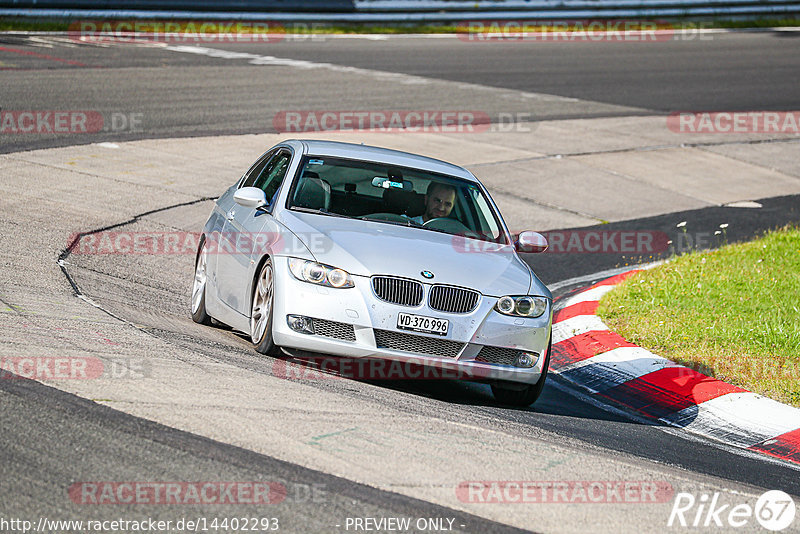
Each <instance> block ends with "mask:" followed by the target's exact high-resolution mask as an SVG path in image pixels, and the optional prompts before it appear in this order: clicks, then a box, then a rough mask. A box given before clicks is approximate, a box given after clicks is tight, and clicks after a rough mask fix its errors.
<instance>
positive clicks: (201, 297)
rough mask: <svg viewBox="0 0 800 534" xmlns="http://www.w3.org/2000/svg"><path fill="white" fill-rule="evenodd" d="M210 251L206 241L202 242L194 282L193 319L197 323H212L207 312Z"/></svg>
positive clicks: (196, 262) (195, 267) (195, 265)
mask: <svg viewBox="0 0 800 534" xmlns="http://www.w3.org/2000/svg"><path fill="white" fill-rule="evenodd" d="M207 265H208V252H207V250H206V242H205V240H203V242H202V243H200V250H199V251H198V252H197V260H195V264H194V282H193V283H192V320H193V321H194V322H196V323H200V324H204V325H210V324H211V321H212V319H211V316H210V315H208V313H206V285H207V283H206V282H207V281H208V272H207Z"/></svg>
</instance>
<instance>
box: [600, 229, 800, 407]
mask: <svg viewBox="0 0 800 534" xmlns="http://www.w3.org/2000/svg"><path fill="white" fill-rule="evenodd" d="M598 314H599V315H600V317H602V318H603V320H604V321H605V323H606V324H607V325H608V326H609V328H611V329H612V330H613V331H615V332H618V333H619V334H620V335H622V336H623V337H625V338H626V339H627V340H629V341H631V342H633V343H636V344H637V345H639V346H641V347H644V348H647V349H648V350H650V351H651V352H654V353H656V354H658V355H660V356H663V357H665V358H669V359H670V360H673V361H676V362H678V363H681V364H683V365H687V366H689V367H692V368H693V369H696V370H698V371H700V372H703V373H705V374H707V375H709V376H714V377H716V378H719V379H720V380H724V381H726V382H729V383H732V384H735V385H737V386H740V387H743V388H745V389H748V390H750V391H753V392H756V393H760V394H762V395H765V396H768V397H771V398H773V399H775V400H778V401H780V402H785V403H787V404H792V405H794V406H798V407H800V227H796V226H795V227H786V228H783V229H781V230H777V231H773V232H769V233H767V234H766V235H764V236H763V237H762V238H759V239H756V240H755V241H751V242H748V243H743V244H735V245H727V246H724V247H722V248H720V249H718V250H714V251H710V252H692V253H689V254H686V255H683V256H679V257H676V258H673V260H672V261H669V262H667V263H665V264H663V265H660V266H658V267H656V268H653V269H650V270H647V271H643V272H641V273H637V274H635V275H633V276H631V277H630V278H629V279H627V280H626V281H625V282H624V283H622V284H620V285H619V286H618V287H617V288H615V289H614V290H613V291H611V292H610V293H608V294H607V295H606V296H605V297H604V298H603V299H602V300H601V302H600V307H599V309H598Z"/></svg>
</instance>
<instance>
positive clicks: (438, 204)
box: [411, 182, 456, 224]
mask: <svg viewBox="0 0 800 534" xmlns="http://www.w3.org/2000/svg"><path fill="white" fill-rule="evenodd" d="M455 200H456V188H455V187H454V186H452V185H450V184H443V183H440V182H431V183H430V184H428V191H427V192H426V193H425V213H423V214H422V215H418V216H416V217H411V220H412V221H414V222H416V223H418V224H423V223H426V222H428V221H430V220H431V219H438V218H440V217H447V216H448V215H450V212H451V211H453V205H454V204H455Z"/></svg>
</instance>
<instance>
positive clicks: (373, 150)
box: [291, 139, 476, 181]
mask: <svg viewBox="0 0 800 534" xmlns="http://www.w3.org/2000/svg"><path fill="white" fill-rule="evenodd" d="M291 141H296V142H300V143H302V144H303V145H305V149H304V153H306V154H310V155H314V156H334V157H344V158H351V159H360V160H366V161H377V162H379V163H388V164H390V165H398V166H401V167H412V168H417V169H424V170H426V171H431V172H438V173H442V174H447V175H450V176H456V177H458V178H464V179H466V180H470V181H476V178H475V177H474V176H473V175H472V173H470V172H469V171H468V170H466V169H464V168H463V167H459V166H458V165H453V164H452V163H447V162H446V161H442V160H438V159H434V158H429V157H426V156H420V155H418V154H411V153H409V152H402V151H400V150H391V149H388V148H380V147H376V146H369V145H363V144H355V143H341V142H338V141H319V140H314V139H293V140H291Z"/></svg>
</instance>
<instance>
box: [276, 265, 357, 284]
mask: <svg viewBox="0 0 800 534" xmlns="http://www.w3.org/2000/svg"><path fill="white" fill-rule="evenodd" d="M289 270H290V271H291V272H292V275H294V277H295V278H297V279H298V280H302V281H303V282H309V283H311V284H317V285H320V286H327V287H335V288H345V287H354V286H355V284H353V279H352V278H350V275H349V274H348V273H347V271H344V270H342V269H337V268H336V267H331V266H330V265H324V264H322V263H317V262H315V261H311V260H302V259H300V258H289Z"/></svg>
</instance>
